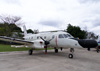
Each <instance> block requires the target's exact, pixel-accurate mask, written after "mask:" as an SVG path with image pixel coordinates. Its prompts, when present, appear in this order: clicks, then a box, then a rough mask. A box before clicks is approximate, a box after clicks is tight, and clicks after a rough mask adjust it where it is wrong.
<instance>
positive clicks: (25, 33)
mask: <svg viewBox="0 0 100 71" xmlns="http://www.w3.org/2000/svg"><path fill="white" fill-rule="evenodd" d="M23 30H24V36H25V35H27V30H26V26H25V25H24V26H23Z"/></svg>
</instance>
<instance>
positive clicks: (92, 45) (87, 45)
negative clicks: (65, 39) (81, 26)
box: [78, 39, 98, 48]
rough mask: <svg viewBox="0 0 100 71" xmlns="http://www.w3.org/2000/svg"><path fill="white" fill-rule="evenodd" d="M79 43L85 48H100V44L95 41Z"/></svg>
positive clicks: (79, 41) (81, 41)
mask: <svg viewBox="0 0 100 71" xmlns="http://www.w3.org/2000/svg"><path fill="white" fill-rule="evenodd" d="M78 43H79V44H80V45H81V46H82V47H83V48H95V47H97V46H98V43H97V42H96V41H95V40H85V39H80V40H78Z"/></svg>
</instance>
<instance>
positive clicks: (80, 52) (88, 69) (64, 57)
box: [0, 49, 100, 71]
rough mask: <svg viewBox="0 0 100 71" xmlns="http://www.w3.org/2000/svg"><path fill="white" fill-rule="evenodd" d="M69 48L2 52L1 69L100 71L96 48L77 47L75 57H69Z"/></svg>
mask: <svg viewBox="0 0 100 71" xmlns="http://www.w3.org/2000/svg"><path fill="white" fill-rule="evenodd" d="M68 53H69V50H67V49H65V50H63V51H60V50H59V53H54V50H49V51H48V54H44V51H34V53H33V55H28V52H27V51H19V52H0V71H100V53H96V51H95V49H94V50H91V51H87V50H86V49H75V53H74V58H73V59H69V58H68Z"/></svg>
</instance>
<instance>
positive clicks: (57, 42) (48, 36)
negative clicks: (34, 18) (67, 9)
mask: <svg viewBox="0 0 100 71" xmlns="http://www.w3.org/2000/svg"><path fill="white" fill-rule="evenodd" d="M40 37H42V38H43V39H44V40H46V41H49V40H51V41H50V44H49V45H48V46H51V47H56V48H59V47H62V48H75V47H76V48H82V47H83V48H85V47H86V46H85V45H81V44H84V43H86V42H85V41H82V42H81V41H79V40H76V39H74V37H73V36H72V35H70V34H69V33H67V32H62V31H61V32H46V33H38V34H27V35H26V36H25V37H24V38H25V40H26V41H33V42H34V43H35V44H33V46H34V47H35V48H44V41H43V40H42V39H41V38H40ZM92 41H94V40H92ZM41 42H42V43H41ZM93 43H94V44H95V45H94V47H96V46H97V44H96V42H95V41H94V42H93ZM87 45H88V44H87ZM87 48H88V47H87Z"/></svg>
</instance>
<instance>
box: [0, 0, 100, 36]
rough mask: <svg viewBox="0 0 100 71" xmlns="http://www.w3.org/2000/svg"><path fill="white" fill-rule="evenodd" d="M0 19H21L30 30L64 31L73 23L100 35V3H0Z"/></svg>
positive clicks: (51, 0) (14, 0) (73, 0)
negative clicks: (8, 17)
mask: <svg viewBox="0 0 100 71" xmlns="http://www.w3.org/2000/svg"><path fill="white" fill-rule="evenodd" d="M0 15H1V16H2V15H11V16H19V17H21V22H22V24H23V23H24V24H25V25H26V28H27V29H32V30H34V29H39V31H53V30H64V29H66V28H67V26H68V24H69V23H70V24H72V25H74V26H80V27H81V29H82V30H87V31H89V32H94V33H96V34H97V35H100V0H0Z"/></svg>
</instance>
